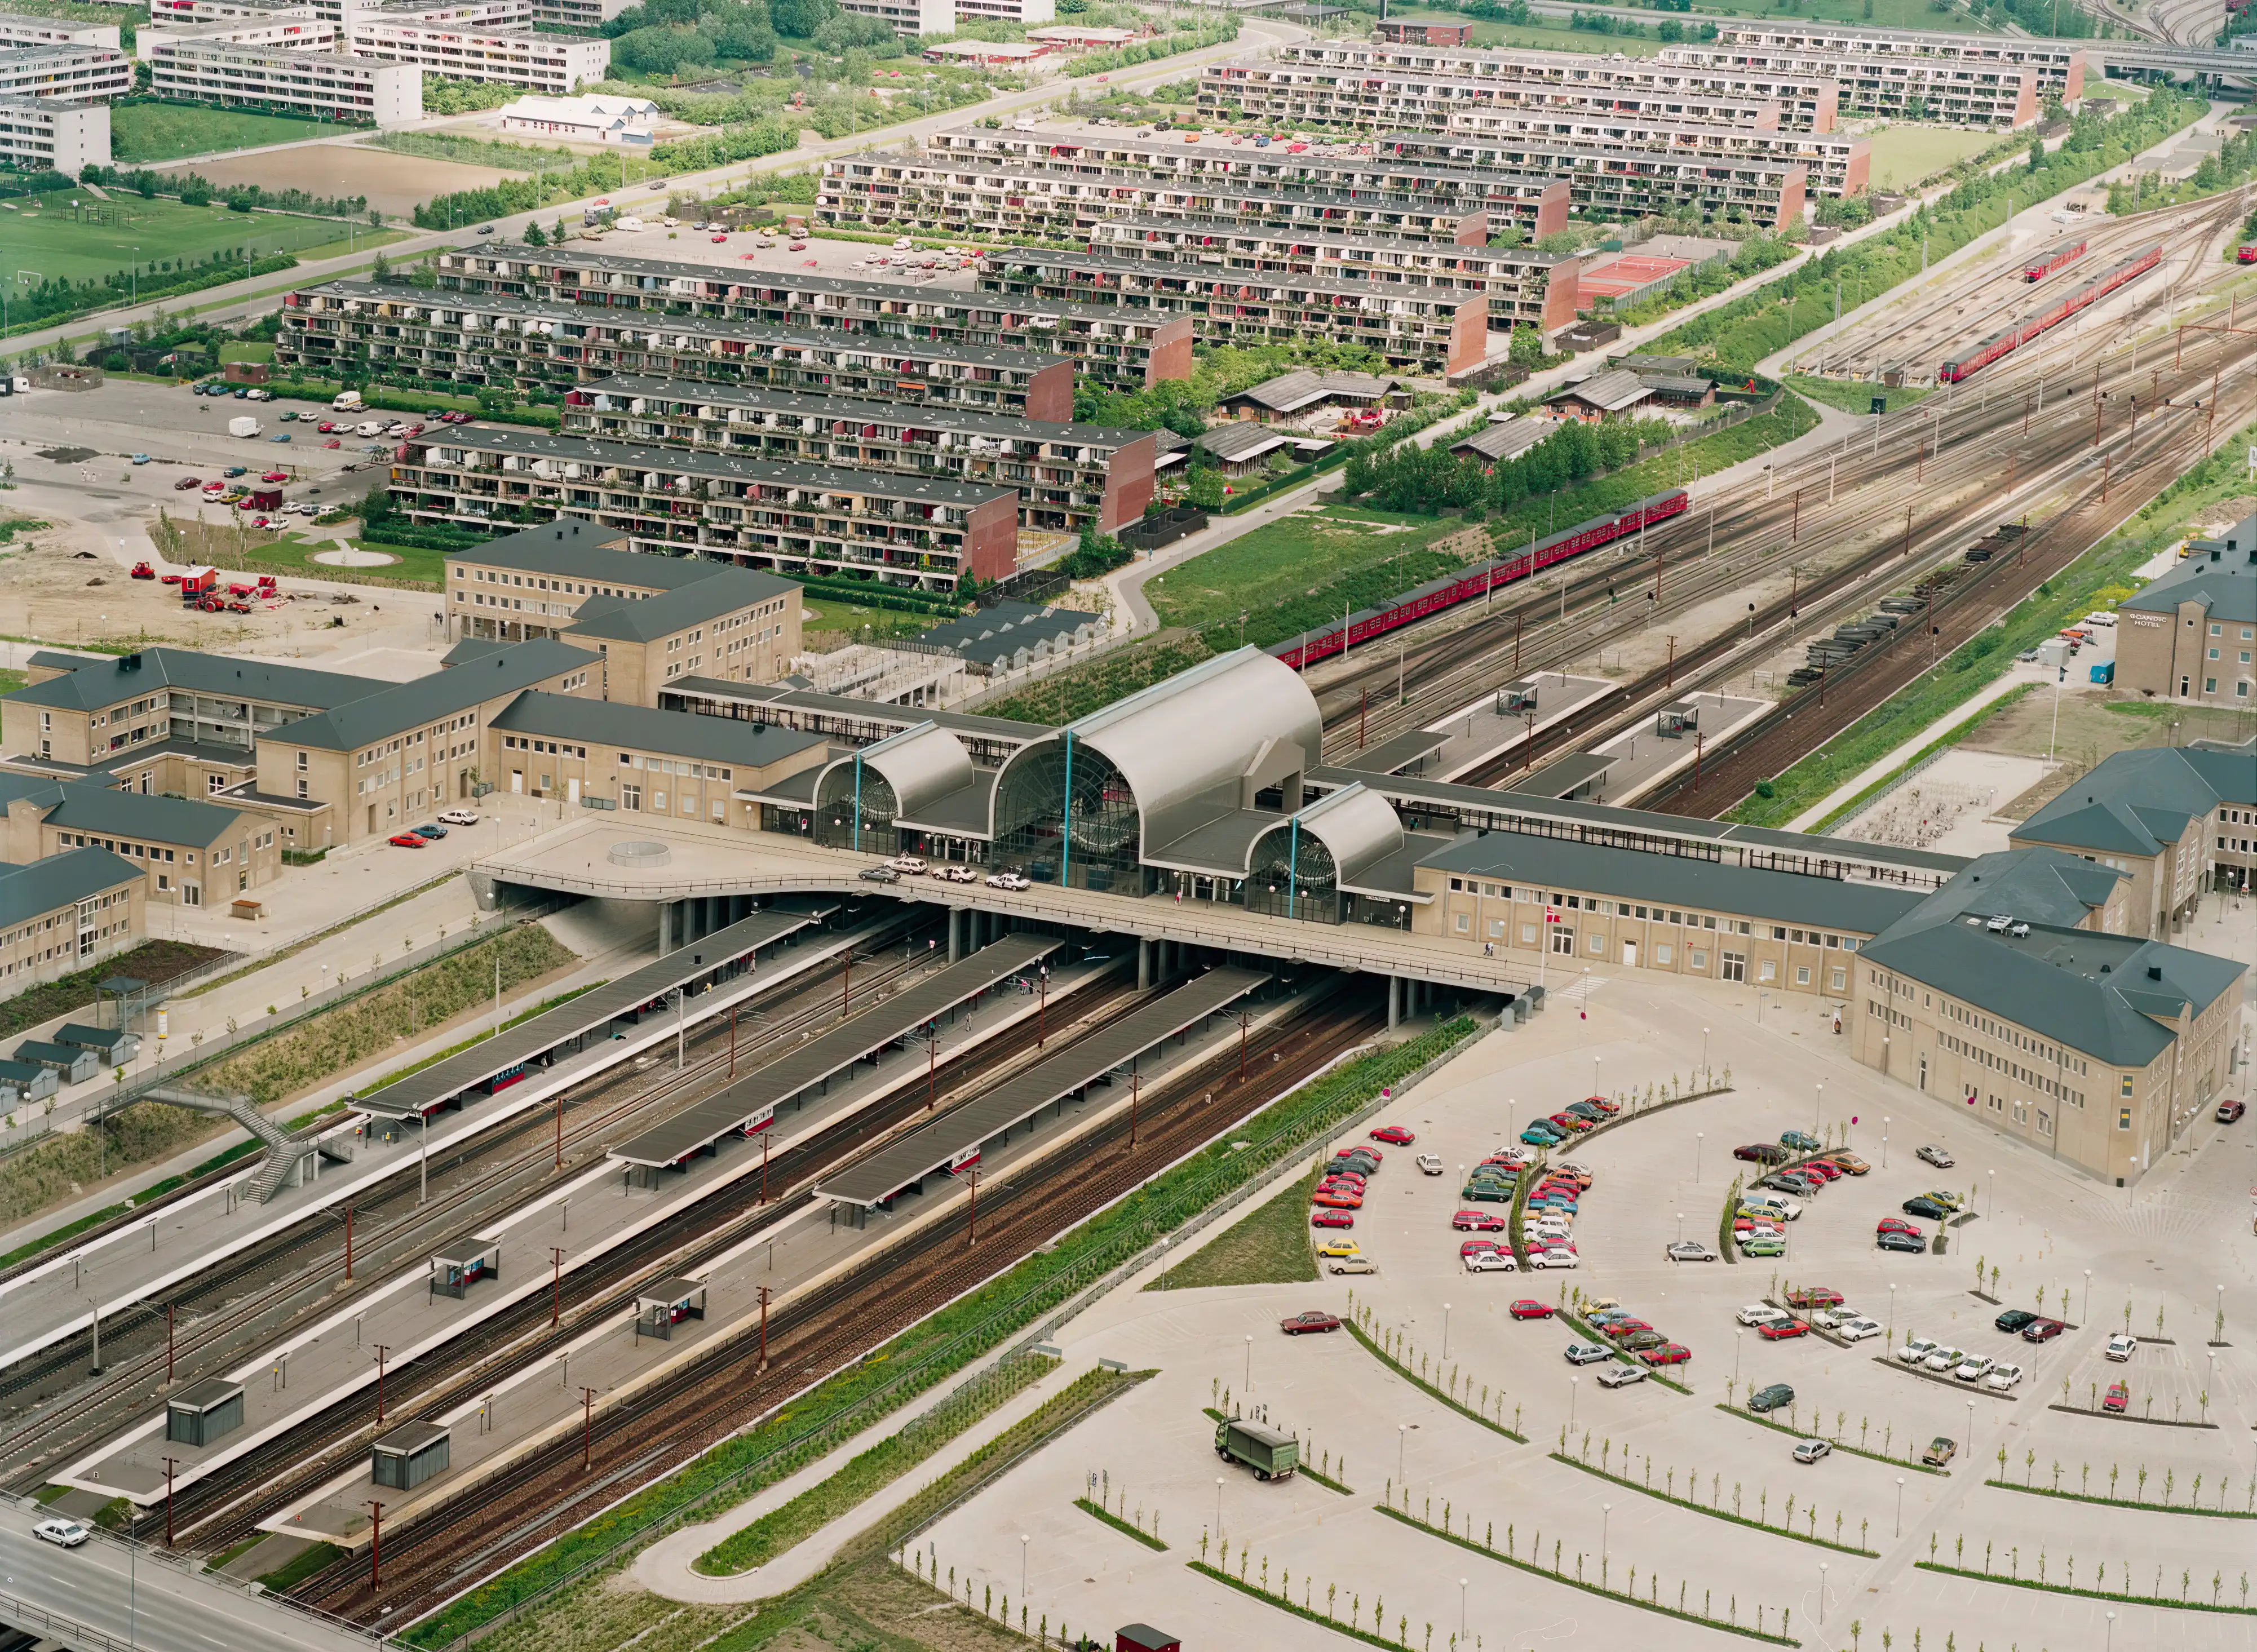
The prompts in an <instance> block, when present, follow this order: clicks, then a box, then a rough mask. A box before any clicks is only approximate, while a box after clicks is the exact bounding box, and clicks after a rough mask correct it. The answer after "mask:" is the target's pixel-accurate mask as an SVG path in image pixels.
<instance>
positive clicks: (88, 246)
mask: <svg viewBox="0 0 2257 1652" xmlns="http://www.w3.org/2000/svg"><path fill="white" fill-rule="evenodd" d="M117 202H118V205H119V206H121V207H122V208H124V212H125V215H126V216H127V218H128V220H129V222H124V223H90V222H82V221H81V220H80V218H79V217H78V215H76V214H74V212H73V211H72V210H71V208H69V207H67V206H62V207H57V206H52V205H50V206H46V207H44V208H42V209H41V210H39V211H38V212H32V211H18V212H11V213H8V214H6V215H4V216H5V222H6V236H5V238H4V244H5V248H6V251H5V252H4V254H0V280H5V279H12V278H18V277H19V275H20V274H21V273H24V272H36V273H35V274H34V277H33V279H35V280H36V279H41V278H45V277H49V276H60V277H62V278H63V279H66V280H71V281H84V280H88V279H101V278H102V277H104V276H107V275H109V274H110V273H111V272H113V271H119V270H125V269H130V268H132V267H134V265H135V252H136V249H138V252H139V268H140V272H141V276H142V279H143V281H144V283H145V284H149V285H157V286H162V285H164V280H165V277H166V275H167V274H168V273H169V270H168V268H167V266H171V265H195V264H196V263H197V262H198V261H199V260H201V259H202V258H204V257H205V256H207V255H209V254H211V253H216V252H224V253H226V254H227V255H228V256H229V257H230V258H238V259H239V258H242V257H243V253H244V249H245V248H246V247H247V248H249V249H250V250H251V252H252V253H253V254H254V255H263V254H265V253H270V252H296V251H300V250H301V249H303V248H307V247H314V246H320V245H322V244H327V243H329V242H331V241H335V240H336V239H337V238H338V229H339V227H340V226H339V225H338V224H336V222H334V221H332V220H329V219H322V218H300V217H292V216H287V215H283V214H281V213H274V212H253V213H240V212H230V211H229V210H227V208H224V207H184V206H182V205H181V204H180V202H179V201H165V200H157V201H144V200H142V199H141V198H140V197H139V196H138V195H132V194H119V195H118V196H117Z"/></svg>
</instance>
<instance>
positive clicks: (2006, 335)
mask: <svg viewBox="0 0 2257 1652" xmlns="http://www.w3.org/2000/svg"><path fill="white" fill-rule="evenodd" d="M2162 261H2163V250H2162V248H2161V246H2160V245H2157V246H2152V247H2147V248H2145V249H2143V250H2141V251H2138V252H2135V253H2133V255H2132V256H2131V257H2130V258H2124V259H2121V260H2119V262H2117V263H2116V264H2114V265H2111V266H2110V267H2109V268H2108V269H2106V270H2105V271H2103V272H2101V273H2100V274H2098V275H2097V276H2095V277H2093V278H2092V279H2091V280H2090V281H2087V282H2085V283H2084V285H2083V286H2075V287H2071V288H2070V290H2069V291H2067V292H2066V293H2062V294H2060V295H2059V296H2058V297H2056V298H2055V299H2054V300H2053V301H2052V302H2051V303H2049V304H2048V305H2047V306H2046V307H2044V308H2043V309H2041V310H2037V311H2034V312H2033V313H2032V314H2028V315H2026V316H2024V317H2022V318H2021V319H2020V321H2012V322H2009V323H2008V324H2007V325H2006V327H2004V328H2000V329H1999V331H1998V332H1995V333H1993V334H1992V335H1990V336H1989V337H1988V338H1985V339H1984V340H1983V341H1982V342H1979V343H1978V344H1977V345H1975V347H1974V348H1973V349H1968V350H1964V351H1963V352H1962V353H1960V354H1959V355H1956V356H1953V357H1948V358H1946V360H1945V361H1944V363H1943V365H1942V366H1941V367H1939V368H1937V369H1936V370H1935V378H1936V382H1937V383H1938V384H1943V385H1956V384H1961V383H1963V382H1964V381H1965V380H1967V379H1968V378H1972V377H1973V376H1974V375H1975V374H1976V373H1978V372H1980V371H1982V370H1983V369H1984V368H1985V367H1988V366H1989V365H1990V364H1992V362H1995V361H1997V360H1998V359H1999V357H2002V356H2006V355H2007V354H2009V353H2011V352H2013V351H2014V350H2017V349H2020V348H2021V347H2022V346H2023V345H2025V344H2027V343H2031V342H2034V341H2035V340H2036V339H2038V338H2039V337H2040V336H2041V335H2043V334H2045V333H2047V332H2048V331H2050V330H2051V329H2052V328H2056V327H2058V326H2060V325H2061V324H2062V322H2063V321H2068V320H2069V319H2070V317H2071V316H2073V315H2076V314H2077V313H2078V312H2079V311H2082V310H2085V309H2089V308H2090V307H2092V306H2093V305H2095V304H2097V303H2098V302H2099V301H2100V300H2102V299H2104V298H2106V297H2107V296H2108V295H2109V294H2110V293H2113V292H2115V291H2116V289H2117V288H2119V287H2120V286H2125V285H2126V283H2128V282H2132V281H2136V280H2138V279H2140V277H2141V276H2143V275H2145V274H2147V272H2148V271H2150V270H2152V269H2154V267H2155V266H2156V265H2159V264H2161V262H2162Z"/></svg>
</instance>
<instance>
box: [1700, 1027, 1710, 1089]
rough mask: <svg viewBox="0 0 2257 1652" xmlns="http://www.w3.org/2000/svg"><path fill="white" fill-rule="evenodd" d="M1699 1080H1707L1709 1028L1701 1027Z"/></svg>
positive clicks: (1703, 1082)
mask: <svg viewBox="0 0 2257 1652" xmlns="http://www.w3.org/2000/svg"><path fill="white" fill-rule="evenodd" d="M1701 1082H1702V1084H1707V1083H1708V1082H1709V1029H1708V1028H1707V1027H1702V1029H1701Z"/></svg>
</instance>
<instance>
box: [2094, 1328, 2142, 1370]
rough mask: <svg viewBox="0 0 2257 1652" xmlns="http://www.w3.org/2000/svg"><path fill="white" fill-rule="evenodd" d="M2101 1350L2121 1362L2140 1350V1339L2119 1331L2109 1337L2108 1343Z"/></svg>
mask: <svg viewBox="0 0 2257 1652" xmlns="http://www.w3.org/2000/svg"><path fill="white" fill-rule="evenodd" d="M2100 1352H2102V1353H2105V1354H2106V1355H2107V1356H2108V1357H2109V1358H2110V1359H2113V1360H2116V1361H2117V1362H2119V1364H2120V1363H2122V1362H2123V1361H2125V1360H2127V1359H2130V1358H2131V1357H2132V1356H2133V1354H2135V1353H2137V1352H2140V1339H2139V1338H2137V1337H2128V1336H2126V1335H2125V1334H2124V1333H2123V1332H2122V1331H2118V1332H2117V1333H2116V1334H2115V1335H2114V1336H2112V1337H2111V1338H2108V1345H2107V1346H2106V1347H2105V1348H2103V1349H2102V1350H2101V1351H2100Z"/></svg>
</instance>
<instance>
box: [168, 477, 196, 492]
mask: <svg viewBox="0 0 2257 1652" xmlns="http://www.w3.org/2000/svg"><path fill="white" fill-rule="evenodd" d="M202 486H203V478H202V477H181V478H180V480H179V481H178V482H175V483H174V484H173V492H175V493H186V492H187V491H188V490H189V489H190V488H200V487H202Z"/></svg>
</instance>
